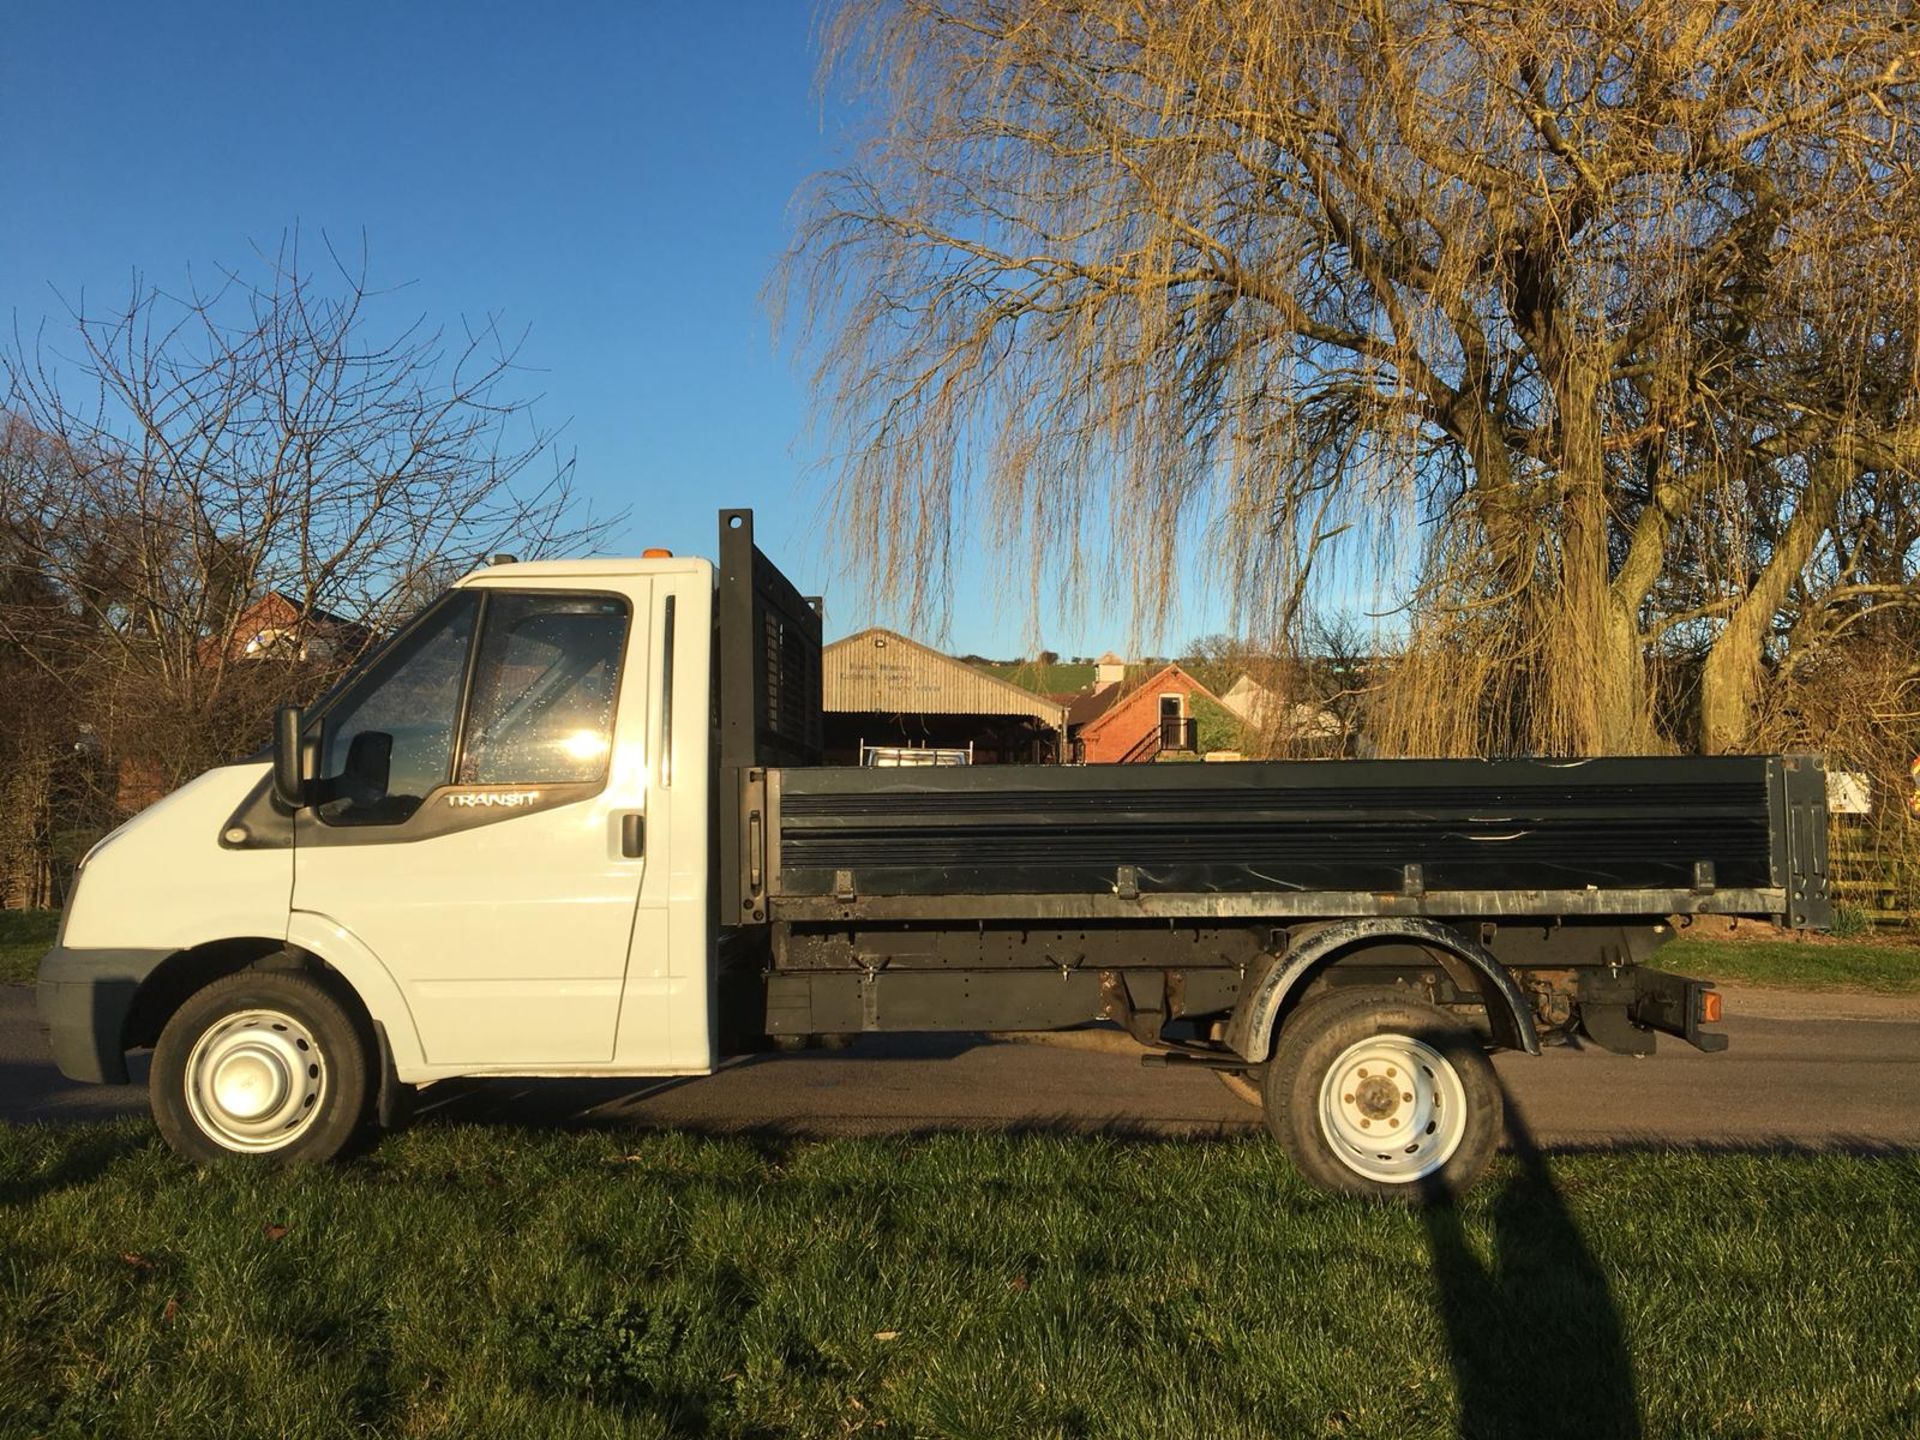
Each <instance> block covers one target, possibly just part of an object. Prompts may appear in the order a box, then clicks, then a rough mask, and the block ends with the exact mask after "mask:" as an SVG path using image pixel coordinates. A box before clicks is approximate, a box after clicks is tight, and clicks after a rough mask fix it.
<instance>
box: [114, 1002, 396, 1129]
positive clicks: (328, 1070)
mask: <svg viewBox="0 0 1920 1440" xmlns="http://www.w3.org/2000/svg"><path fill="white" fill-rule="evenodd" d="M371 1072H372V1064H371V1060H370V1050H369V1047H368V1045H367V1043H366V1040H365V1038H364V1037H363V1036H362V1034H361V1032H360V1027H359V1026H357V1025H356V1024H355V1023H354V1020H353V1017H352V1016H351V1015H350V1014H349V1013H348V1012H347V1009H346V1007H345V1006H343V1005H342V1004H341V1003H340V1001H339V1000H337V999H336V998H335V997H334V996H333V994H332V993H331V992H330V991H329V990H328V989H327V987H326V986H324V985H323V984H321V983H320V982H319V981H318V980H316V979H315V978H314V977H313V976H311V975H306V974H301V973H299V972H296V971H286V970H245V971H242V972H241V973H239V974H238V975H229V976H227V977H226V978H225V979H222V980H216V981H214V982H213V983H212V984H211V985H208V986H207V987H206V988H205V989H203V990H199V991H196V992H195V993H194V994H193V995H192V996H190V997H189V998H188V1000H187V1001H186V1003H185V1004H183V1005H182V1006H181V1007H180V1008H179V1009H178V1010H177V1011H175V1012H174V1016H173V1018H172V1019H171V1020H169V1021H168V1022H167V1025H166V1028H165V1029H164V1030H162V1031H161V1032H160V1040H159V1043H158V1044H157V1045H155V1046H154V1049H153V1068H152V1070H151V1071H150V1073H149V1078H148V1089H149V1098H150V1100H151V1103H152V1106H153V1118H154V1123H155V1124H157V1125H158V1126H159V1127H160V1133H161V1135H162V1136H164V1137H165V1138H166V1141H167V1143H168V1144H169V1145H171V1146H172V1147H173V1148H174V1149H175V1150H177V1151H179V1152H180V1153H181V1154H182V1155H185V1156H186V1157H187V1158H188V1159H191V1160H211V1159H214V1158H216V1157H218V1156H222V1155H253V1156H258V1157H261V1158H266V1159H272V1160H276V1161H292V1160H330V1159H332V1158H333V1157H334V1156H335V1155H338V1154H339V1153H340V1152H341V1151H342V1150H343V1149H345V1148H346V1146H347V1145H348V1144H349V1143H350V1142H351V1141H352V1140H353V1139H354V1137H355V1136H356V1134H358V1133H359V1131H360V1129H361V1127H362V1124H363V1122H364V1121H365V1120H366V1117H367V1112H368V1108H369V1102H370V1099H371V1086H370V1079H371Z"/></svg>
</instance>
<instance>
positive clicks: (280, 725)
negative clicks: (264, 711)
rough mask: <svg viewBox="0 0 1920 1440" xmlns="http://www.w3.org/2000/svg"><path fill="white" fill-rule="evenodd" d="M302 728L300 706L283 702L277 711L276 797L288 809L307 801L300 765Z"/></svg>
mask: <svg viewBox="0 0 1920 1440" xmlns="http://www.w3.org/2000/svg"><path fill="white" fill-rule="evenodd" d="M303 728H305V727H304V723H303V719H302V716H301V714H300V707H299V706H298V705H282V706H281V707H280V708H279V709H278V710H277V711H275V712H274V716H273V798H274V799H275V800H277V801H278V802H279V803H280V805H281V806H282V807H283V808H284V809H287V810H298V809H300V808H301V807H302V806H304V805H305V804H306V803H307V781H306V776H305V774H304V773H302V772H303V770H304V767H303V766H302V764H301V760H302V758H303V757H302V755H301V751H302V749H303V748H304V747H303V746H302V745H301V743H300V732H301V730H302V729H303Z"/></svg>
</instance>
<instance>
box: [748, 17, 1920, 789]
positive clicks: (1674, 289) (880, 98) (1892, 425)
mask: <svg viewBox="0 0 1920 1440" xmlns="http://www.w3.org/2000/svg"><path fill="white" fill-rule="evenodd" d="M826 33H827V39H828V76H829V82H830V83H835V84H843V85H845V86H846V87H847V88H849V89H851V90H854V91H856V92H858V93H859V95H860V98H861V99H862V100H863V101H864V103H865V107H866V110H865V113H868V114H870V115H871V116H872V117H873V128H872V134H871V139H870V143H869V144H868V145H867V146H866V148H865V149H864V150H863V151H862V153H861V155H860V157H859V159H858V160H857V161H856V162H854V163H853V164H852V165H850V166H849V167H847V168H846V169H844V170H842V171H840V172H838V173H836V174H833V175H830V176H828V177H826V178H825V179H824V180H823V181H822V182H821V183H820V185H819V187H818V188H817V190H816V191H815V192H814V193H813V194H812V195H811V196H810V197H809V199H808V201H807V205H806V209H805V212H804V217H805V218H804V220H803V223H802V228H801V231H800V235H799V237H798V240H797V241H796V245H795V249H794V252H793V255H792V257H791V261H790V265H789V268H788V271H787V272H786V283H785V286H784V288H783V291H782V294H783V295H784V296H785V297H786V299H787V301H788V302H789V303H790V304H791V303H793V302H797V316H798V324H797V327H796V329H797V333H798V335H799V337H800V339H801V341H802V343H804V344H814V345H817V346H818V350H817V353H818V355H819V357H820V368H819V372H818V380H819V384H820V387H821V390H822V393H823V395H824V397H825V404H826V409H827V411H828V413H829V414H830V416H831V418H832V423H833V426H834V429H835V433H836V436H837V442H836V443H837V446H838V449H839V452H840V454H841V457H842V459H843V460H844V469H843V471H842V473H841V479H840V481H839V488H840V495H839V497H838V498H839V502H840V503H839V505H838V507H837V513H838V514H839V515H841V516H844V517H851V518H850V520H849V525H850V536H849V538H850V543H851V545H852V547H853V549H854V550H855V552H856V553H857V555H858V556H859V557H860V558H862V559H864V560H865V561H866V562H868V564H869V566H870V568H871V569H872V571H873V573H874V574H875V575H876V576H877V577H878V579H879V581H880V583H881V584H882V585H883V586H884V587H887V588H890V589H892V590H893V592H894V593H895V595H896V596H901V595H904V596H907V597H909V598H913V597H916V596H917V597H919V598H921V599H922V600H923V601H924V599H925V597H926V596H928V595H929V594H931V593H934V592H936V591H937V589H938V588H939V586H940V584H941V582H942V580H943V579H944V573H945V569H944V567H945V565H946V561H947V557H948V555H949V553H950V550H951V548H952V545H953V543H954V537H955V536H956V534H957V533H961V532H962V531H963V530H964V529H972V530H975V531H977V532H980V533H986V534H990V535H993V536H995V537H997V538H998V539H999V540H1000V542H1001V543H1002V544H1003V546H1005V547H1010V548H1011V549H1012V550H1013V551H1014V552H1015V553H1018V552H1019V551H1021V550H1022V549H1024V550H1025V552H1026V553H1027V554H1028V555H1029V557H1030V558H1031V559H1032V561H1033V562H1034V567H1035V570H1036V573H1037V572H1038V571H1039V569H1040V568H1041V567H1042V565H1044V564H1047V563H1049V562H1050V563H1051V564H1052V565H1053V567H1054V569H1055V572H1056V573H1058V574H1060V575H1062V576H1064V577H1066V581H1067V583H1068V584H1069V585H1077V584H1079V583H1080V582H1081V580H1082V579H1083V578H1084V575H1085V566H1086V564H1087V562H1086V561H1085V559H1084V558H1083V557H1086V556H1089V555H1094V556H1098V555H1104V556H1106V557H1108V561H1109V564H1110V567H1111V572H1112V573H1114V574H1115V575H1116V576H1117V577H1118V579H1119V582H1120V583H1122V584H1123V585H1124V586H1125V587H1126V588H1127V589H1128V591H1129V592H1130V593H1131V594H1132V595H1133V596H1134V598H1135V600H1136V603H1137V605H1138V607H1139V609H1140V610H1141V611H1142V612H1143V613H1146V614H1149V615H1151V614H1154V613H1162V614H1163V613H1164V612H1165V611H1166V609H1167V606H1168V605H1169V603H1170V601H1171V598H1172V596H1171V591H1170V586H1171V577H1172V576H1173V574H1174V573H1175V568H1176V567H1175V561H1176V558H1177V555H1178V553H1179V549H1178V547H1179V544H1180V542H1179V540H1178V538H1177V537H1178V536H1179V534H1180V531H1181V527H1182V526H1183V525H1193V524H1196V523H1200V524H1205V525H1209V526H1211V527H1212V532H1211V533H1212V535H1213V540H1212V544H1211V549H1212V550H1213V552H1214V553H1215V554H1217V555H1219V556H1220V557H1221V558H1222V566H1223V569H1224V571H1225V573H1226V577H1227V579H1228V580H1229V582H1230V583H1231V585H1232V587H1233V590H1234V593H1235V594H1236V595H1237V596H1238V597H1239V599H1240V601H1241V603H1242V607H1243V610H1242V614H1243V617H1244V619H1245V620H1246V621H1247V622H1248V623H1249V624H1251V625H1252V626H1253V628H1254V629H1255V630H1256V631H1266V632H1268V633H1269V634H1270V635H1271V636H1272V637H1273V643H1274V644H1275V646H1276V647H1277V648H1284V642H1283V641H1282V640H1281V639H1280V637H1281V636H1282V635H1284V633H1285V632H1287V631H1288V630H1290V629H1295V628H1297V627H1296V626H1295V623H1294V622H1295V621H1296V620H1297V619H1298V617H1300V616H1302V615H1304V614H1305V613H1307V612H1308V611H1310V610H1311V609H1313V608H1314V607H1315V606H1316V605H1320V606H1322V607H1323V608H1324V607H1325V606H1326V605H1327V603H1328V602H1329V600H1330V599H1331V598H1332V597H1333V596H1334V595H1335V594H1337V593H1349V594H1350V593H1353V592H1355V591H1366V590H1368V589H1369V588H1371V589H1372V590H1375V591H1379V592H1382V593H1397V594H1399V595H1401V596H1404V597H1407V599H1408V601H1409V614H1408V616H1407V617H1406V619H1405V622H1404V624H1403V625H1402V626H1400V627H1398V638H1399V641H1400V644H1401V648H1403V649H1404V650H1405V651H1406V660H1407V663H1405V664H1402V665H1396V666H1394V667H1392V669H1391V671H1390V673H1389V674H1388V675H1387V677H1386V679H1385V681H1384V683H1385V685H1386V687H1387V690H1388V691H1395V690H1396V688H1397V695H1396V694H1393V693H1383V694H1382V695H1381V696H1380V697H1379V702H1380V703H1379V704H1378V705H1377V706H1376V707H1374V709H1375V713H1376V714H1377V715H1378V716H1380V717H1382V723H1383V724H1384V725H1385V726H1386V727H1387V729H1388V730H1390V731H1397V733H1396V735H1395V739H1394V743H1395V744H1396V745H1397V746H1399V747H1400V748H1403V749H1408V750H1429V751H1472V750H1487V749H1500V750H1521V751H1538V752H1549V753H1567V752H1574V753H1597V752H1606V751H1632V750H1650V749H1659V748H1665V747H1667V746H1669V745H1671V744H1674V743H1676V742H1677V743H1682V744H1697V745H1700V746H1702V747H1704V748H1707V749H1712V750H1721V749H1732V748H1738V747H1740V746H1743V745H1746V744H1748V743H1751V742H1752V740H1753V739H1754V738H1755V735H1756V733H1757V732H1756V730H1755V725H1756V723H1757V719H1758V717H1759V715H1760V713H1761V709H1762V706H1761V699H1762V691H1763V690H1764V689H1765V687H1766V685H1767V684H1768V683H1769V677H1776V676H1778V675H1779V674H1780V673H1781V671H1782V669H1783V668H1792V667H1799V666H1807V665H1812V664H1814V663H1815V661H1816V660H1817V657H1818V656H1819V655H1820V654H1821V653H1822V652H1823V650H1826V649H1830V648H1831V646H1832V645H1833V644H1834V643H1835V642H1836V641H1837V640H1838V639H1839V638H1840V637H1843V636H1845V635H1846V634H1847V633H1848V632H1850V631H1853V632H1859V631H1861V630H1862V627H1868V628H1870V627H1871V625H1872V624H1873V623H1875V622H1873V621H1872V620H1871V619H1870V617H1872V616H1875V615H1878V614H1884V613H1886V612H1888V611H1889V610H1893V609H1898V608H1901V607H1911V606H1913V605H1914V604H1915V603H1916V601H1920V591H1917V590H1916V585H1915V565H1916V555H1915V551H1914V536H1915V533H1916V532H1915V530H1914V528H1913V520H1914V515H1915V513H1916V498H1915V497H1916V494H1920V489H1917V488H1916V486H1917V482H1916V468H1917V467H1920V416H1917V415H1916V412H1915V399H1916V370H1915V365H1916V360H1915V353H1914V344H1913V339H1914V328H1915V319H1916V315H1915V307H1916V304H1917V303H1920V301H1917V300H1916V293H1915V289H1914V286H1913V283H1912V276H1913V275H1914V274H1915V273H1916V271H1920V204H1917V203H1916V202H1917V201H1920V186H1916V183H1915V148H1916V139H1915V135H1916V132H1915V128H1914V119H1915V99H1916V94H1917V93H1920V92H1917V91H1916V83H1917V81H1920V48H1917V47H1920V36H1917V34H1916V30H1915V21H1914V17H1913V7H1912V6H1911V4H1909V3H1906V0H1742V3H1726V4H1718V5H1707V4H1701V3H1698V0H1645V3H1641V4H1636V5H1618V4H1614V3H1610V0H1609V3H1602V0H1509V3H1503V4H1489V3H1485V0H1301V3H1295V4H1283V5H1275V4H1270V3H1266V0H1193V3H1187V4H1180V5H1141V4H1136V3H1133V0H1073V3H1045V0H842V3H840V4H838V5H837V6H836V7H835V8H834V10H833V12H832V16H831V19H830V21H829V24H828V27H827V32H826ZM987 516H990V517H991V518H990V519H989V518H982V517H987ZM1682 656H1684V657H1691V669H1690V671H1689V673H1690V674H1691V676H1692V677H1693V678H1692V680H1691V681H1690V682H1689V683H1690V687H1691V688H1690V690H1689V694H1690V695H1691V696H1692V697H1693V698H1692V700H1691V702H1690V708H1689V710H1688V716H1689V720H1688V723H1689V727H1690V728H1689V729H1688V730H1687V731H1686V732H1685V733H1681V732H1676V731H1674V730H1673V729H1671V728H1670V726H1669V725H1668V724H1667V723H1663V719H1664V717H1670V716H1671V715H1672V714H1673V713H1674V709H1673V706H1672V705H1671V704H1669V703H1667V700H1666V699H1664V698H1663V696H1662V694H1661V693H1660V686H1659V683H1658V682H1659V676H1660V675H1661V674H1663V673H1665V672H1664V671H1663V669H1662V666H1663V665H1667V664H1669V662H1671V661H1673V660H1674V659H1675V657H1682ZM1395 716H1398V717H1400V718H1399V721H1398V722H1396V721H1395V719H1394V717H1395Z"/></svg>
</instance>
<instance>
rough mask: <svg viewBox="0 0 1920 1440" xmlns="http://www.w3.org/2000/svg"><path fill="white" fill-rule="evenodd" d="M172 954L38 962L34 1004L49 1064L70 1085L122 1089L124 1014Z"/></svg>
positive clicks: (63, 951) (122, 953) (69, 956)
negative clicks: (49, 1054)
mask: <svg viewBox="0 0 1920 1440" xmlns="http://www.w3.org/2000/svg"><path fill="white" fill-rule="evenodd" d="M172 953H173V952H172V951H170V950H72V949H69V948H67V947H66V946H65V945H56V946H54V947H53V949H51V950H49V951H48V952H47V953H46V957H45V958H44V959H42V960H41V962H40V975H39V984H38V986H37V987H36V990H35V998H36V1000H37V1001H38V1005H39V1010H40V1024H41V1025H42V1027H44V1028H45V1030H46V1032H47V1041H48V1043H49V1044H50V1045H51V1046H52V1048H53V1063H54V1064H56V1065H58V1066H59V1067H60V1073H61V1074H62V1075H64V1076H66V1077H67V1078H68V1079H69V1080H83V1081H87V1082H90V1083H93V1084H100V1083H103V1082H104V1083H112V1084H116V1085H124V1084H125V1083H126V1080H127V1050H126V1045H125V1043H124V1040H123V1036H124V1035H125V1033H126V1023H127V1012H128V1011H129V1010H130V1009H132V1007H133V997H134V994H135V992H137V991H138V990H139V988H140V984H141V982H142V981H143V980H145V979H146V978H147V976H149V975H151V974H152V973H153V971H154V969H155V968H156V967H157V966H158V965H159V964H160V962H161V961H163V960H165V959H166V958H167V957H168V956H169V955H170V954H172Z"/></svg>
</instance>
